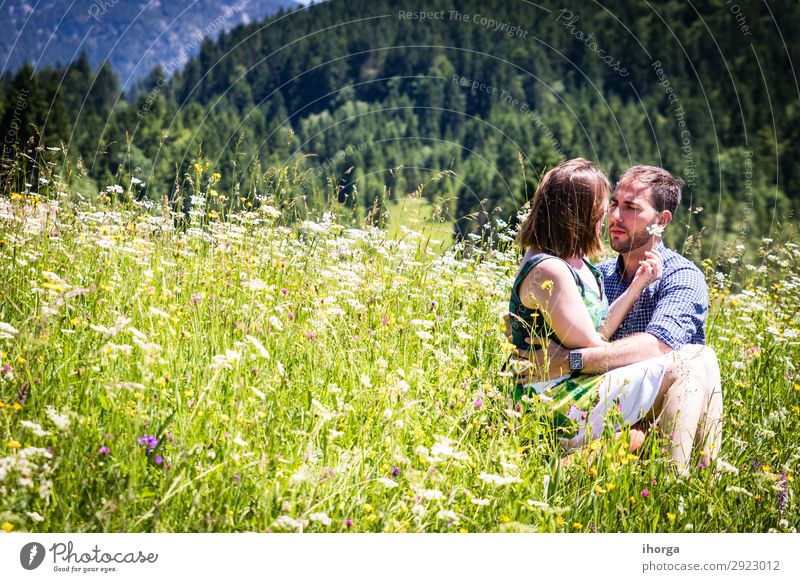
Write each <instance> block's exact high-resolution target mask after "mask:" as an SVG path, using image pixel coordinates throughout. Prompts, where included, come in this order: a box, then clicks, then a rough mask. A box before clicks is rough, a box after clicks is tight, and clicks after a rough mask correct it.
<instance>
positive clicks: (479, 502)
mask: <svg viewBox="0 0 800 582" xmlns="http://www.w3.org/2000/svg"><path fill="white" fill-rule="evenodd" d="M470 503H472V504H473V505H480V506H485V505H489V503H490V502H489V500H488V499H470Z"/></svg>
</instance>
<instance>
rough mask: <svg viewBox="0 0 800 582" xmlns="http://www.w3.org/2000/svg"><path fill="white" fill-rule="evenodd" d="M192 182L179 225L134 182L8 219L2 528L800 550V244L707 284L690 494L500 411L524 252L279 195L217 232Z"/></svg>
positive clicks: (32, 202) (0, 340) (650, 447)
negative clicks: (563, 450) (656, 537)
mask: <svg viewBox="0 0 800 582" xmlns="http://www.w3.org/2000/svg"><path fill="white" fill-rule="evenodd" d="M195 171H196V176H195V177H194V182H195V183H196V184H198V187H197V191H196V192H195V195H194V196H193V197H192V206H191V212H190V213H189V215H188V217H187V219H186V222H185V223H184V224H181V223H180V221H178V220H176V219H175V216H174V215H172V214H170V213H169V212H168V211H165V210H164V209H163V208H162V207H161V206H160V205H159V204H153V203H150V202H147V203H141V202H140V203H135V202H134V201H133V199H134V197H129V198H127V199H126V200H127V201H124V199H125V197H124V196H123V194H124V193H126V192H127V193H128V194H130V192H131V189H135V186H136V182H131V185H130V186H126V187H125V188H123V187H122V186H116V185H113V186H109V188H107V189H106V190H105V194H104V195H103V196H101V197H99V198H95V199H93V200H87V199H84V198H83V197H81V196H79V195H77V194H76V193H72V194H67V193H64V192H59V188H58V187H57V186H56V185H55V184H52V183H50V184H45V183H46V182H47V180H46V179H43V181H42V183H41V184H38V185H39V186H41V189H40V190H39V191H38V192H37V189H36V188H35V187H34V186H30V185H29V186H27V187H25V188H22V189H21V191H20V192H9V193H5V194H4V195H3V196H2V197H0V255H1V258H2V261H0V281H2V283H0V349H1V350H2V361H1V362H0V524H1V525H2V529H3V530H5V531H7V532H12V531H13V532H18V531H31V532H234V531H237V532H238V531H255V532H265V531H302V532H490V531H525V532H529V531H530V532H534V531H535V532H595V531H597V532H614V531H625V532H684V531H697V532H723V531H731V532H766V531H770V530H776V531H792V530H794V528H796V526H797V525H798V515H799V512H798V505H797V493H798V485H797V481H796V480H795V475H796V473H797V469H798V463H799V462H800V439H799V438H798V434H800V371H797V370H796V369H795V367H796V365H797V363H798V361H800V357H798V356H799V355H800V348H799V347H798V346H799V344H798V342H799V341H800V340H799V339H798V335H800V329H799V328H798V325H800V324H798V314H797V310H798V305H800V277H798V263H800V248H798V246H797V245H792V244H789V245H785V246H783V247H782V248H775V246H774V243H772V244H771V241H769V240H765V241H763V242H762V243H761V247H760V248H761V251H760V255H759V256H758V257H757V258H756V259H755V260H753V261H750V262H751V263H752V264H750V265H745V264H742V263H741V261H740V260H738V259H737V258H736V256H735V254H734V256H732V257H731V258H730V259H726V260H725V269H726V271H727V272H726V273H725V274H723V273H721V272H719V273H718V272H717V270H718V269H719V265H715V264H711V263H710V262H707V263H705V264H704V267H705V269H706V272H707V273H708V281H709V286H710V288H711V295H712V301H713V305H712V309H711V313H710V316H709V321H708V336H709V343H710V345H711V346H712V347H713V348H714V349H715V350H716V351H717V354H718V356H719V360H720V365H721V369H722V375H723V387H724V391H725V432H724V440H723V447H722V452H721V454H720V458H719V460H718V462H717V463H716V464H715V465H713V466H711V467H705V468H701V467H695V468H694V469H693V470H692V472H691V475H690V476H688V477H682V476H679V475H678V474H677V473H676V472H675V471H673V470H671V468H670V467H669V464H668V462H667V455H666V454H665V453H664V441H663V440H661V437H658V436H657V435H656V434H655V433H653V434H651V435H650V436H648V438H647V440H646V441H645V444H644V445H643V446H642V447H641V448H640V449H638V450H637V451H636V453H635V454H631V453H630V452H629V450H628V448H627V445H626V442H625V441H624V436H623V438H621V439H620V440H615V437H614V435H613V434H612V433H611V432H609V433H608V434H606V435H604V436H603V437H602V438H600V439H598V440H597V441H595V442H594V443H593V444H592V445H591V447H590V450H587V451H584V452H582V453H580V454H578V455H577V456H576V457H575V458H574V459H572V462H571V463H568V464H564V463H561V462H560V456H559V455H558V454H557V453H556V452H554V451H555V449H554V445H553V439H552V438H551V435H550V434H549V430H548V425H547V423H546V422H544V420H543V418H542V416H541V415H540V414H538V413H537V410H536V407H535V406H533V407H532V408H531V409H530V410H527V411H525V412H524V413H523V412H521V411H520V409H518V408H515V407H514V405H513V402H512V401H511V399H510V392H511V391H510V382H511V380H510V379H509V377H508V373H507V372H504V363H505V361H506V359H507V357H508V355H509V348H508V344H507V342H506V340H505V336H504V335H503V323H502V315H503V313H504V312H505V311H506V309H507V305H508V295H509V290H510V286H511V283H512V281H513V278H514V275H515V270H516V268H517V265H518V261H519V256H520V255H519V253H518V252H517V251H516V250H515V249H514V248H513V247H512V246H511V245H509V244H508V238H509V236H508V233H507V232H506V233H505V234H503V231H502V230H498V231H497V232H496V233H495V234H494V235H493V236H498V232H499V235H500V238H501V239H505V241H503V240H501V241H500V242H499V243H498V242H497V241H495V244H488V241H487V240H483V241H474V244H471V245H469V246H467V245H465V244H464V243H459V244H456V245H452V244H451V245H444V246H445V247H446V248H444V250H442V246H443V245H440V244H438V243H437V241H436V240H432V238H431V236H430V232H431V231H430V230H429V229H428V227H427V226H426V225H425V223H419V224H416V225H414V224H411V225H396V227H395V229H394V232H393V233H392V232H391V229H388V228H386V229H379V228H374V227H364V226H363V224H364V221H361V222H360V223H358V224H360V225H361V226H358V225H356V224H354V222H353V221H352V220H350V219H347V220H345V219H343V218H342V217H341V216H339V217H337V216H336V215H335V214H334V213H333V212H330V211H328V212H324V213H323V212H320V213H319V214H318V215H315V214H314V213H313V212H309V213H307V215H305V216H302V217H300V218H298V217H297V216H296V215H295V214H292V213H291V212H292V211H291V210H290V208H289V205H288V204H286V203H284V202H282V201H281V200H280V199H278V198H270V197H260V198H258V199H257V200H254V202H255V204H252V206H251V207H250V208H247V209H246V210H242V211H238V212H230V213H228V212H225V211H223V210H222V209H221V208H220V209H217V210H215V209H214V206H213V198H215V197H216V196H219V195H218V194H217V193H216V192H215V191H214V190H213V185H214V183H215V181H217V180H218V179H219V178H218V175H215V174H208V172H207V170H206V169H205V168H204V167H203V166H199V165H198V167H196V169H195ZM137 182H138V181H137ZM215 195H216V196H215ZM506 228H507V227H506ZM487 232H488V231H487ZM486 238H488V235H487V237H486ZM482 243H485V244H482Z"/></svg>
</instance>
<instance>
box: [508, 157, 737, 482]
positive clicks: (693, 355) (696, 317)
mask: <svg viewBox="0 0 800 582" xmlns="http://www.w3.org/2000/svg"><path fill="white" fill-rule="evenodd" d="M681 186H682V181H681V180H680V179H678V178H675V177H674V176H672V175H671V174H670V173H669V172H667V171H666V170H663V169H661V168H656V167H653V166H634V167H632V168H630V169H629V170H627V171H626V172H625V173H624V174H623V175H622V176H621V177H620V179H619V182H618V184H617V187H616V190H615V192H614V195H613V197H612V200H611V203H610V206H609V212H608V228H609V235H610V239H611V248H613V249H614V250H615V251H617V252H618V253H620V254H619V257H618V258H617V259H616V260H611V261H606V262H604V263H601V264H600V265H598V268H599V269H600V271H601V272H602V273H603V277H604V285H605V291H606V294H607V296H608V301H609V303H612V302H613V301H614V300H615V299H616V298H617V297H619V295H620V294H621V293H622V292H623V291H625V289H627V288H628V286H629V285H630V282H631V280H632V279H633V275H634V273H635V272H636V270H637V268H638V267H639V264H640V261H643V260H645V258H646V256H645V253H646V252H647V251H652V250H655V251H657V252H658V253H660V254H661V256H662V257H663V261H664V271H663V276H662V278H661V279H660V280H659V281H656V282H655V283H652V284H651V285H650V286H649V287H647V288H646V289H645V290H644V291H643V292H642V294H641V296H640V298H639V300H638V301H637V302H636V304H635V305H634V306H633V308H632V309H631V310H630V312H629V313H628V315H627V316H626V317H625V319H624V320H623V322H622V324H621V325H620V327H619V328H618V330H617V331H616V333H615V334H614V335H613V336H612V337H611V338H610V339H611V343H610V344H607V345H606V346H603V347H593V348H584V349H578V350H567V349H565V348H563V347H562V346H560V345H559V344H557V343H555V342H552V341H551V342H549V344H548V345H547V346H544V347H546V350H538V349H537V350H534V351H531V352H525V351H519V352H518V353H517V356H518V358H517V363H518V364H519V363H527V364H528V365H527V366H523V367H524V368H526V370H525V371H522V372H519V373H518V374H517V377H516V381H517V383H518V384H519V383H527V382H531V381H538V380H542V379H544V378H545V377H546V376H547V377H550V378H555V377H558V376H561V375H563V374H568V373H571V372H580V373H583V374H602V373H604V372H606V371H608V370H612V369H615V368H619V367H622V366H627V365H629V364H633V363H635V362H640V361H642V360H646V359H649V358H654V357H657V356H660V355H662V354H668V353H670V354H672V357H670V358H669V361H670V363H669V364H668V366H667V371H666V372H665V373H666V374H667V375H668V377H670V378H672V380H673V381H672V382H671V384H670V387H669V388H668V390H667V391H666V393H665V394H663V395H662V394H660V395H659V397H658V398H656V402H655V404H654V406H653V409H652V410H651V412H652V414H651V415H649V417H648V418H647V420H651V419H652V418H653V417H654V416H657V417H664V418H671V419H675V418H677V416H678V415H681V421H682V422H681V423H679V424H680V425H681V426H684V429H683V432H682V434H676V435H674V438H673V439H672V441H673V448H675V449H677V452H678V453H679V454H678V455H674V456H677V457H678V458H680V457H682V458H683V460H684V463H683V466H684V467H685V464H686V463H688V461H689V458H690V455H691V451H692V447H693V445H696V446H697V447H698V449H700V448H702V449H703V450H702V451H701V461H700V462H701V465H706V466H707V465H708V464H709V463H710V460H711V459H713V458H714V457H716V455H717V453H718V452H719V447H720V441H721V436H722V423H721V417H722V389H721V385H720V375H719V365H718V363H717V359H716V355H715V354H714V351H713V350H712V349H711V348H708V347H706V346H705V345H704V344H705V329H704V323H705V319H706V316H707V315H708V288H707V286H706V283H705V279H704V277H703V274H702V272H701V271H700V270H699V269H698V268H697V267H696V266H695V265H694V263H692V262H691V261H689V260H687V259H686V258H684V257H682V256H681V255H679V254H678V253H676V252H674V251H672V250H669V249H667V248H666V247H665V246H664V244H663V243H662V242H661V234H662V233H663V231H664V229H665V228H666V227H667V225H669V223H670V222H671V221H672V217H673V216H674V213H675V212H676V210H677V209H678V206H679V204H680V198H681ZM545 362H548V364H549V368H548V369H547V370H544V366H543V364H544V363H545ZM676 424H678V423H676ZM641 436H642V433H640V432H637V433H635V436H634V438H637V439H640V438H641ZM682 468H683V467H682Z"/></svg>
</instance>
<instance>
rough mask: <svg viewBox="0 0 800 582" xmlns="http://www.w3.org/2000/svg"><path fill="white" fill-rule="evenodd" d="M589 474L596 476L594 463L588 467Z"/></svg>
mask: <svg viewBox="0 0 800 582" xmlns="http://www.w3.org/2000/svg"><path fill="white" fill-rule="evenodd" d="M589 476H590V477H597V469H595V467H594V465H592V466H591V467H589Z"/></svg>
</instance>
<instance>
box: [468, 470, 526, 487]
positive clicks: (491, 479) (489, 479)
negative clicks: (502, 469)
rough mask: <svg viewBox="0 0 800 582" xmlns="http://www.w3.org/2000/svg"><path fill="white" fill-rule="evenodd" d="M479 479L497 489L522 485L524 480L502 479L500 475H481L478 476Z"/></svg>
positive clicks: (514, 478) (515, 478)
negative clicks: (514, 484) (513, 484)
mask: <svg viewBox="0 0 800 582" xmlns="http://www.w3.org/2000/svg"><path fill="white" fill-rule="evenodd" d="M478 479H480V480H481V481H484V482H485V483H489V484H490V485H495V486H497V487H502V486H503V485H510V484H512V483H522V479H520V478H519V477H502V476H500V475H493V474H491V473H481V474H480V475H478Z"/></svg>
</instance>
